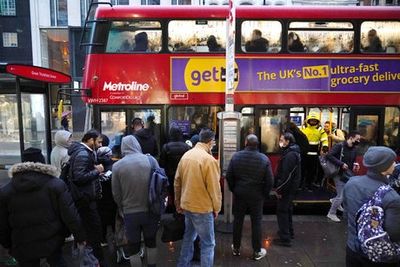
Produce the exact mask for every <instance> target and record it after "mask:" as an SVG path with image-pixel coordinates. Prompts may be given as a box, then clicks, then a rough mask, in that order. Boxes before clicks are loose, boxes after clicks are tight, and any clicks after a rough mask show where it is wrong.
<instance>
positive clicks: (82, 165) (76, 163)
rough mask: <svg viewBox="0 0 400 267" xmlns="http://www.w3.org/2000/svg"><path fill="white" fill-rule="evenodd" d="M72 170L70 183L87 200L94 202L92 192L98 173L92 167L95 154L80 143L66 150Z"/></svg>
mask: <svg viewBox="0 0 400 267" xmlns="http://www.w3.org/2000/svg"><path fill="white" fill-rule="evenodd" d="M68 155H69V156H70V159H69V161H70V164H71V169H72V179H71V180H72V181H73V182H74V184H75V185H76V186H77V187H78V189H79V191H80V192H82V193H83V194H84V195H85V196H86V197H87V198H88V199H89V200H94V199H93V196H94V193H93V191H94V190H95V187H96V186H95V183H96V181H97V180H98V179H99V176H100V172H99V171H98V170H97V169H96V168H95V167H94V166H95V164H96V159H95V154H94V153H93V152H92V151H90V150H89V149H88V148H87V147H86V146H84V145H83V144H81V143H73V144H72V145H71V146H70V147H69V148H68Z"/></svg>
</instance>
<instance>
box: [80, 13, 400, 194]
mask: <svg viewBox="0 0 400 267" xmlns="http://www.w3.org/2000/svg"><path fill="white" fill-rule="evenodd" d="M227 16H228V8H227V7H196V8H193V7H171V6H169V7H143V6H140V7H132V6H129V7H125V6H124V7H120V6H118V7H110V6H99V7H98V9H97V11H96V15H95V19H94V21H93V23H92V28H91V34H90V37H91V39H90V43H89V46H90V49H89V54H88V56H87V58H86V63H85V71H84V79H83V88H86V89H90V90H91V95H90V97H87V98H85V101H86V102H87V103H89V104H92V105H93V111H94V125H95V127H97V128H99V129H101V131H102V132H103V133H105V134H107V135H109V136H111V137H113V136H115V135H116V134H118V133H121V132H125V130H126V126H127V125H128V126H129V125H130V121H131V120H132V119H133V118H135V117H141V118H143V119H144V120H145V121H146V119H147V118H148V117H149V116H150V115H152V116H151V117H152V118H155V119H154V123H155V125H156V127H155V129H156V131H155V133H156V135H157V138H158V140H159V145H160V146H161V145H162V144H163V143H164V142H166V141H167V133H168V129H169V127H170V126H171V125H178V126H179V127H181V129H182V130H183V131H184V133H186V134H187V135H190V134H191V133H193V132H195V131H196V130H197V129H199V128H201V127H204V126H208V127H211V128H213V129H216V128H217V125H218V123H217V116H216V114H217V113H218V112H219V111H222V110H223V108H224V101H225V95H224V90H225V46H226V18H227ZM399 18H400V8H396V7H390V8H389V7H373V8H372V7H299V6H296V7H260V6H257V7H249V6H246V7H237V9H236V40H235V53H236V58H235V68H236V70H235V73H236V77H235V79H236V80H235V95H234V101H235V110H236V111H238V112H241V113H242V119H241V126H242V130H241V136H242V137H244V136H245V135H246V134H248V133H250V132H254V133H256V134H257V135H258V136H259V137H260V140H261V151H262V152H264V153H266V154H268V155H269V156H270V158H271V159H272V161H273V162H276V159H277V155H278V154H277V153H278V152H279V146H278V142H279V135H280V133H281V132H282V130H283V129H284V128H285V127H286V123H287V122H288V121H293V122H294V123H296V124H297V125H298V126H299V127H300V126H301V125H302V124H303V123H304V120H305V118H306V116H307V114H308V113H309V112H310V111H316V112H318V113H319V114H320V118H321V122H322V124H323V123H324V122H325V121H332V122H334V123H335V124H336V125H337V127H338V128H340V129H342V130H344V131H345V132H349V131H351V130H359V131H360V132H361V134H362V144H361V145H360V147H359V148H358V150H359V154H360V155H362V154H363V153H364V152H365V151H366V149H367V148H368V146H370V145H385V146H389V147H391V148H393V149H395V150H398V148H399V141H400V140H399V135H398V130H399V117H400V111H399V103H400V64H399V63H400V55H399V53H400V19H399ZM128 132H129V127H128ZM242 140H243V138H242ZM242 145H243V144H242ZM313 196H315V194H312V195H311V199H313ZM306 198H307V197H305V198H303V199H306Z"/></svg>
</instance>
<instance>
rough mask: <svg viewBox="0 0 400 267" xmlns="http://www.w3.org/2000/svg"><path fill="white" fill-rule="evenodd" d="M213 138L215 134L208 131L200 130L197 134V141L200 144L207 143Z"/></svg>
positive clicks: (205, 129)
mask: <svg viewBox="0 0 400 267" xmlns="http://www.w3.org/2000/svg"><path fill="white" fill-rule="evenodd" d="M214 138H215V133H214V132H213V131H211V130H210V129H207V128H204V129H201V131H200V133H199V141H200V142H202V143H208V142H210V141H211V140H213V139H214Z"/></svg>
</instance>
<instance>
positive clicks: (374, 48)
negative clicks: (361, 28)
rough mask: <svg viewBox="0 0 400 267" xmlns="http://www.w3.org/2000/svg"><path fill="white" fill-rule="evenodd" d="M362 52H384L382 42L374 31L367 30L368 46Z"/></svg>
mask: <svg viewBox="0 0 400 267" xmlns="http://www.w3.org/2000/svg"><path fill="white" fill-rule="evenodd" d="M364 52H377V53H381V52H384V49H383V47H382V41H381V39H379V37H378V33H377V32H376V30H375V29H372V30H369V32H368V46H367V47H365V48H364Z"/></svg>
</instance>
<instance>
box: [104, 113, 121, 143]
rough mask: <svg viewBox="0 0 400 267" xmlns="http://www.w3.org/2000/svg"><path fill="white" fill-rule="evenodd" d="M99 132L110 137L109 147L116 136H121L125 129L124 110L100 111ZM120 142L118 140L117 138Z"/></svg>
mask: <svg viewBox="0 0 400 267" xmlns="http://www.w3.org/2000/svg"><path fill="white" fill-rule="evenodd" d="M100 116H101V133H102V134H105V135H107V137H108V138H109V139H110V144H111V147H112V146H113V144H115V142H116V140H115V137H116V136H122V135H124V134H125V130H126V112H125V111H120V112H118V111H102V112H101V115H100ZM119 142H120V140H119Z"/></svg>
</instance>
